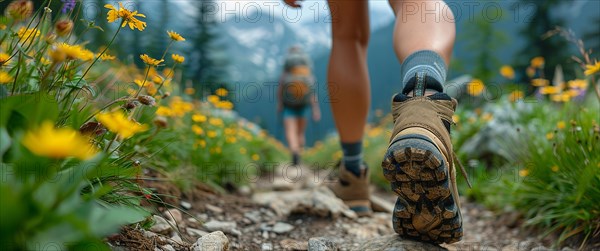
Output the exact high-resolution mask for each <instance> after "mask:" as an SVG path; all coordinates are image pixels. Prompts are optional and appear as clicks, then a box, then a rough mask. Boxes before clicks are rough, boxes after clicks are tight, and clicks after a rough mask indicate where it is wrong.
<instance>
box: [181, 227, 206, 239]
mask: <svg viewBox="0 0 600 251" xmlns="http://www.w3.org/2000/svg"><path fill="white" fill-rule="evenodd" d="M185 231H187V233H188V234H189V235H191V236H195V237H202V236H205V235H207V234H208V232H205V231H202V230H200V229H195V228H191V227H188V228H186V229H185Z"/></svg>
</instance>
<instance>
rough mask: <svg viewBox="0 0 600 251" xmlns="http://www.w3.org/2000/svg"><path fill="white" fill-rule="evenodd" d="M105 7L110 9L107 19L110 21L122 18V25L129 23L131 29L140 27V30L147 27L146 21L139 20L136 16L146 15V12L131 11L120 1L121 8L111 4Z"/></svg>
mask: <svg viewBox="0 0 600 251" xmlns="http://www.w3.org/2000/svg"><path fill="white" fill-rule="evenodd" d="M104 7H105V8H107V9H109V11H108V14H107V17H106V19H107V20H108V22H109V23H112V22H114V21H117V19H119V18H122V25H121V27H125V25H127V24H129V29H132V30H134V29H138V30H139V31H143V30H144V29H145V28H146V22H143V21H140V20H138V19H137V18H136V17H146V16H145V15H144V14H141V13H138V12H137V11H133V12H132V11H130V10H128V9H126V8H125V7H123V4H122V3H120V2H119V9H116V8H115V6H113V5H111V4H106V5H104Z"/></svg>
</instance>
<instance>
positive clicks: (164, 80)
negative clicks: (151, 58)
mask: <svg viewBox="0 0 600 251" xmlns="http://www.w3.org/2000/svg"><path fill="white" fill-rule="evenodd" d="M175 67H177V63H174V64H173V67H172V68H171V72H169V75H171V74H170V73H173V75H174V74H175ZM169 75H167V76H165V79H163V81H162V82H161V83H160V85H159V86H158V88H157V89H156V93H160V89H161V88H162V87H163V85H164V84H165V82H166V81H167V79H168V78H169Z"/></svg>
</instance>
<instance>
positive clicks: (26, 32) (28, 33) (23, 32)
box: [17, 27, 40, 41]
mask: <svg viewBox="0 0 600 251" xmlns="http://www.w3.org/2000/svg"><path fill="white" fill-rule="evenodd" d="M17 36H18V37H19V40H23V41H27V39H34V38H36V37H39V36H40V30H38V29H36V28H30V29H27V28H25V27H21V29H19V31H18V32H17Z"/></svg>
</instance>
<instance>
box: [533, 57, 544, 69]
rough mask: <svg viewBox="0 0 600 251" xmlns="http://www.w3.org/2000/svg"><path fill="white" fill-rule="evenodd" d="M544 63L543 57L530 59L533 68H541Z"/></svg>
mask: <svg viewBox="0 0 600 251" xmlns="http://www.w3.org/2000/svg"><path fill="white" fill-rule="evenodd" d="M545 63H546V61H545V60H544V58H543V57H535V58H533V59H531V66H532V67H534V68H542V67H543V66H544V64H545Z"/></svg>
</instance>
